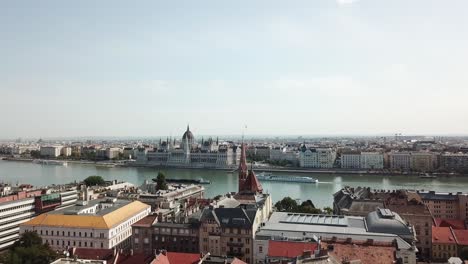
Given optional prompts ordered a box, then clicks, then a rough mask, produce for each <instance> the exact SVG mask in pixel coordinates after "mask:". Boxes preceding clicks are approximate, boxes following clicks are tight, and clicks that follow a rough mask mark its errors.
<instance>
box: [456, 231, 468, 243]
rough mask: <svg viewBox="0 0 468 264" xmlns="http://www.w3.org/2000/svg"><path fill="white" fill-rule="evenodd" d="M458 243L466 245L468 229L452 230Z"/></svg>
mask: <svg viewBox="0 0 468 264" xmlns="http://www.w3.org/2000/svg"><path fill="white" fill-rule="evenodd" d="M453 234H454V235H455V238H456V239H457V243H458V245H461V246H468V230H453Z"/></svg>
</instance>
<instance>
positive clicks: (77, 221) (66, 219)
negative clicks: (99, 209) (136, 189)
mask: <svg viewBox="0 0 468 264" xmlns="http://www.w3.org/2000/svg"><path fill="white" fill-rule="evenodd" d="M147 208H150V205H147V204H144V203H142V202H139V201H134V202H132V203H129V204H127V205H125V206H122V207H121V208H119V209H117V210H114V211H112V212H110V213H108V214H105V215H102V216H100V215H64V214H49V213H44V214H41V215H39V216H37V217H35V218H33V219H31V220H29V221H28V222H26V223H23V224H22V225H26V226H57V227H77V228H101V229H108V228H111V227H113V226H116V225H118V224H119V223H121V222H123V221H124V220H126V219H128V218H130V217H131V216H133V215H135V214H137V213H139V212H141V211H143V210H145V209H147Z"/></svg>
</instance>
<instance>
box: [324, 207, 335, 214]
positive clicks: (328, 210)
mask: <svg viewBox="0 0 468 264" xmlns="http://www.w3.org/2000/svg"><path fill="white" fill-rule="evenodd" d="M323 212H325V213H326V214H329V215H331V214H333V209H332V208H331V207H328V206H327V207H324V208H323Z"/></svg>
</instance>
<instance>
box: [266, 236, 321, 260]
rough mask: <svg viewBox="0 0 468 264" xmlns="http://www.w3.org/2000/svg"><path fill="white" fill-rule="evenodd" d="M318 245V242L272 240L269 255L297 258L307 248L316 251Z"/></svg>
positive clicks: (269, 245)
mask: <svg viewBox="0 0 468 264" xmlns="http://www.w3.org/2000/svg"><path fill="white" fill-rule="evenodd" d="M317 247H318V244H317V243H310V242H291V241H274V240H271V241H270V242H269V244H268V256H269V257H285V258H295V257H297V256H300V255H302V253H303V252H304V251H305V250H311V251H314V250H316V249H317Z"/></svg>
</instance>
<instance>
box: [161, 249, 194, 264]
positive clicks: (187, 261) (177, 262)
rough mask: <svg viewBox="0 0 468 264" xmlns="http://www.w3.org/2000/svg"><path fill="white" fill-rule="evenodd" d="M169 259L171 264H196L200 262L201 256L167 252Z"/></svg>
mask: <svg viewBox="0 0 468 264" xmlns="http://www.w3.org/2000/svg"><path fill="white" fill-rule="evenodd" d="M166 254H167V258H168V259H169V262H170V263H171V264H195V263H198V262H199V261H200V254H195V253H179V252H167V253H166Z"/></svg>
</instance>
